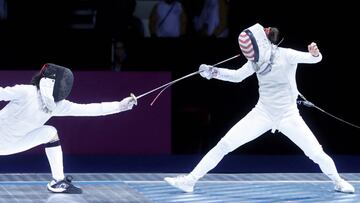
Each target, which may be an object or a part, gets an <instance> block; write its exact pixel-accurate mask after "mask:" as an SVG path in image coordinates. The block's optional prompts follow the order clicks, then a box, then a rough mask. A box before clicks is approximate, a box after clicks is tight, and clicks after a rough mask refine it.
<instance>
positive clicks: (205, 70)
mask: <svg viewBox="0 0 360 203" xmlns="http://www.w3.org/2000/svg"><path fill="white" fill-rule="evenodd" d="M199 72H200V75H201V76H202V77H204V78H206V79H208V80H210V79H211V78H213V77H214V76H215V75H216V73H217V71H216V68H215V67H214V66H210V65H206V64H201V65H200V67H199Z"/></svg>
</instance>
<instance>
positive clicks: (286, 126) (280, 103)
mask: <svg viewBox="0 0 360 203" xmlns="http://www.w3.org/2000/svg"><path fill="white" fill-rule="evenodd" d="M278 39H279V30H278V29H277V28H275V27H269V28H264V27H263V26H261V25H260V24H255V25H253V26H251V27H249V28H247V29H245V30H244V31H242V32H241V33H240V35H239V38H238V41H239V45H240V49H241V51H242V53H243V55H244V56H245V57H246V58H247V60H248V61H247V62H246V63H245V64H244V65H243V66H242V67H241V68H239V69H237V70H232V69H225V68H217V67H213V66H209V65H205V64H202V65H200V67H199V71H200V74H201V76H202V77H204V78H206V79H212V78H215V79H218V80H223V81H229V82H241V81H243V80H244V79H245V78H247V77H249V76H251V75H252V74H254V73H256V76H257V79H258V84H259V100H258V102H257V104H256V105H255V107H254V108H253V109H252V110H251V111H250V112H249V113H248V114H247V115H246V116H245V117H244V118H242V119H241V120H240V121H239V122H238V123H236V124H235V125H234V126H233V127H232V128H231V129H230V130H229V131H228V132H227V133H226V134H225V136H224V137H223V138H222V139H221V140H220V141H219V142H218V143H217V145H216V146H215V147H214V148H212V149H211V150H210V151H209V152H208V153H207V154H206V155H205V156H204V157H203V158H202V160H201V161H200V162H199V163H198V165H197V166H196V167H195V168H194V169H193V170H192V171H191V172H190V173H189V174H187V175H181V176H177V177H166V178H165V181H166V182H167V183H169V184H170V185H172V186H174V187H176V188H178V189H180V190H182V191H184V192H193V190H194V185H195V183H196V182H197V181H198V180H199V179H200V178H202V177H203V176H204V175H205V174H207V173H208V172H209V171H210V170H211V169H213V168H214V167H215V166H216V165H217V164H218V163H219V162H220V161H221V159H222V158H223V157H224V156H225V155H226V154H228V153H229V152H232V151H233V150H235V149H236V148H238V147H240V146H242V145H243V144H245V143H247V142H250V141H252V140H254V139H256V138H257V137H259V136H261V135H262V134H263V133H265V132H266V131H268V130H271V132H272V133H274V132H275V131H276V130H278V131H280V132H281V133H283V134H284V135H285V136H287V137H288V138H289V139H290V140H291V141H292V142H294V143H295V144H296V145H297V146H298V147H300V149H301V150H302V151H303V152H304V153H305V155H306V156H308V157H309V158H310V159H311V160H313V161H314V162H315V163H317V164H318V165H319V166H320V169H321V171H322V172H323V173H324V174H325V175H326V176H328V177H329V178H330V179H331V180H332V181H333V183H334V185H335V190H336V191H339V192H344V193H354V192H355V189H354V187H353V186H352V185H351V184H350V183H348V182H347V181H345V180H344V179H342V178H341V177H340V176H339V174H338V172H337V169H336V166H335V164H334V161H333V160H332V159H331V158H330V157H329V156H328V155H327V154H326V153H325V152H324V151H323V149H322V147H321V145H320V144H319V142H318V140H317V139H316V137H315V136H314V134H313V133H312V132H311V130H310V129H309V127H308V126H307V125H306V124H305V122H304V121H303V119H302V117H301V116H300V114H299V111H298V108H297V103H296V100H297V97H298V95H299V92H298V89H297V85H296V80H295V78H296V77H295V73H296V69H297V64H299V63H318V62H320V61H321V59H322V55H321V53H320V51H319V49H318V47H317V45H316V43H314V42H313V43H311V44H310V45H309V46H308V52H301V51H297V50H294V49H290V48H281V47H278V46H277V44H276V43H278V41H279V40H278Z"/></svg>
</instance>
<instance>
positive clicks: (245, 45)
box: [238, 23, 272, 72]
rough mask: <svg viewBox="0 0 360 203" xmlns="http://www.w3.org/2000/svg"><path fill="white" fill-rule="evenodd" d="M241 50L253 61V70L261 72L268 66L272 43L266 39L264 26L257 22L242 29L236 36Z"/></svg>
mask: <svg viewBox="0 0 360 203" xmlns="http://www.w3.org/2000/svg"><path fill="white" fill-rule="evenodd" d="M238 41H239V46H240V49H241V52H242V53H243V54H244V56H245V57H246V58H247V59H248V60H249V61H252V62H254V63H255V64H254V67H255V71H256V72H258V71H260V72H262V71H263V70H262V69H265V68H266V67H268V65H269V63H270V58H271V54H272V53H271V51H272V44H271V42H270V40H269V39H268V37H267V35H266V33H265V31H264V27H263V26H262V25H260V24H258V23H256V24H255V25H253V26H251V27H249V28H247V29H245V30H243V31H242V32H241V33H240V35H239V38H238Z"/></svg>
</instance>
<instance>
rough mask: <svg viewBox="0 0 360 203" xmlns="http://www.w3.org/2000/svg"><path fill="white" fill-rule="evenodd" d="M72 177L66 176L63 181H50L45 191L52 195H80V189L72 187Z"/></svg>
mask: <svg viewBox="0 0 360 203" xmlns="http://www.w3.org/2000/svg"><path fill="white" fill-rule="evenodd" d="M72 179H73V178H72V176H66V177H65V179H63V180H59V181H56V180H52V181H51V182H50V183H48V184H47V189H48V190H49V191H51V192H53V193H67V194H81V193H82V189H81V188H78V187H76V186H74V185H73V184H72V183H71V181H72Z"/></svg>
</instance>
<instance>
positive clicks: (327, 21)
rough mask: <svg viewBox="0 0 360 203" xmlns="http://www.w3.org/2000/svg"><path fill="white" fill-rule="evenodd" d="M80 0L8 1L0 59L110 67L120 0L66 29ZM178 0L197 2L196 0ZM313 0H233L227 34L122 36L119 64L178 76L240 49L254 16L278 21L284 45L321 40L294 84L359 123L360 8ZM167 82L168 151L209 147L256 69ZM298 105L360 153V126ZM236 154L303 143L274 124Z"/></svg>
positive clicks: (293, 150) (238, 111)
mask: <svg viewBox="0 0 360 203" xmlns="http://www.w3.org/2000/svg"><path fill="white" fill-rule="evenodd" d="M82 2H83V1H80V0H73V1H60V0H53V1H45V0H33V1H21V0H11V1H9V2H8V4H9V18H8V21H7V22H5V23H2V27H1V32H0V68H1V69H2V70H24V69H25V70H38V69H39V68H40V67H41V65H42V64H43V63H45V62H53V63H58V64H62V65H64V66H68V67H70V68H71V69H73V70H76V71H82V70H84V71H85V70H86V71H88V70H91V71H111V69H110V66H111V41H112V37H113V36H112V27H113V26H116V25H117V23H118V21H116V20H115V19H114V15H113V14H114V13H117V11H116V10H115V8H116V7H114V5H115V4H116V3H119V2H121V1H115V0H106V1H100V0H97V1H96V0H93V1H88V2H91V6H92V7H94V8H98V9H99V10H98V11H99V19H98V25H97V26H96V28H95V29H92V30H74V29H71V28H70V26H69V24H71V22H72V21H73V20H74V19H73V16H72V14H71V11H72V10H73V9H74V8H75V7H76V6H78V5H79V4H81V3H82ZM183 2H184V5H185V6H187V8H188V9H190V10H191V9H192V11H193V12H195V11H196V8H194V7H192V6H194V5H195V3H194V1H190V0H184V1H183ZM314 2H315V1H264V2H253V1H237V0H230V1H229V6H230V11H229V28H230V35H229V37H228V38H225V39H215V38H200V37H196V36H193V35H191V33H190V34H188V35H186V36H184V37H181V38H176V39H165V38H164V39H154V38H136V39H133V38H129V39H127V40H126V41H125V43H126V47H127V49H128V56H129V60H128V62H127V66H126V67H124V69H123V71H130V72H131V71H149V72H152V71H168V72H170V73H171V74H172V79H177V78H179V77H182V76H184V75H186V74H189V73H191V72H194V71H196V70H197V69H198V66H199V65H200V64H201V63H206V64H215V63H217V62H219V61H222V60H224V59H226V58H229V57H231V56H234V55H236V54H238V53H240V50H239V47H238V44H237V35H238V33H239V32H240V31H241V30H243V29H244V28H247V27H249V26H251V25H253V24H254V23H257V22H259V23H261V24H262V25H264V26H276V27H278V28H279V29H280V31H281V32H282V36H283V37H284V41H283V42H282V44H281V46H282V47H290V48H294V49H298V50H302V51H306V50H307V45H308V44H310V43H311V42H312V41H314V42H316V43H317V44H318V46H319V48H320V50H321V52H322V54H323V60H322V61H321V62H320V63H318V64H315V65H305V64H300V65H299V69H298V72H297V82H298V89H299V91H300V92H301V93H302V94H303V95H305V96H306V97H307V99H308V100H310V101H312V102H313V103H314V104H316V105H318V106H319V107H321V108H322V109H324V110H325V111H328V112H330V113H332V114H334V115H336V116H338V117H340V118H343V119H345V120H347V121H349V122H352V123H354V124H357V125H359V124H360V119H359V112H360V110H359V72H360V71H359V68H360V67H359V65H358V58H357V57H358V47H359V45H360V43H359V40H358V39H359V37H358V31H357V29H358V28H357V26H358V20H357V19H359V16H358V15H359V14H358V9H357V7H356V6H354V5H355V2H353V3H351V2H350V1H349V2H346V1H341V2H334V3H332V2H326V3H314ZM325 4H326V5H325ZM120 9H121V6H120ZM245 62H246V61H245V58H244V57H242V56H241V57H239V58H237V59H234V60H232V61H230V62H228V63H226V64H223V65H221V67H227V68H234V69H235V68H238V67H240V66H241V64H243V63H245ZM128 85H129V86H130V87H131V85H132V84H131V83H129V84H128ZM171 88H172V89H171V90H172V91H171V92H172V110H171V111H172V126H171V128H172V154H174V155H179V154H180V155H181V154H203V153H205V152H207V151H208V150H209V149H210V148H212V147H213V146H214V145H215V144H216V143H217V142H218V141H219V139H220V138H221V137H222V136H223V135H224V134H225V133H226V132H227V131H228V130H229V129H230V128H231V127H232V126H233V125H234V124H235V123H236V122H237V121H238V120H240V119H241V118H242V117H243V116H245V115H246V113H247V112H249V111H250V110H251V108H252V107H253V106H254V105H255V104H256V102H257V97H258V93H257V80H256V77H255V76H251V77H249V78H247V79H246V80H244V81H243V82H242V83H238V84H236V83H228V82H223V81H218V80H210V81H207V80H206V79H204V78H201V77H200V76H194V77H191V78H188V79H186V80H184V81H181V82H179V83H176V84H175V85H173V86H172V87H171ZM153 96H155V95H153ZM159 99H161V97H160V98H159ZM149 108H151V107H149ZM299 108H300V113H301V115H302V116H303V118H304V120H305V122H306V123H307V124H308V125H309V127H310V128H311V130H312V131H313V132H314V134H315V135H316V136H317V138H318V140H319V142H320V143H321V144H322V145H323V148H324V150H325V151H326V152H328V153H329V154H334V155H335V154H336V155H359V154H360V147H359V143H360V130H359V129H356V128H354V127H351V126H349V125H347V124H344V123H342V122H340V121H337V120H335V119H333V118H331V117H329V116H327V115H325V114H324V113H322V112H320V111H318V110H316V109H314V108H307V107H303V106H300V107H299ZM233 154H248V155H256V154H270V155H271V154H274V155H292V154H302V152H301V151H300V150H299V149H298V148H297V147H296V146H295V145H294V144H293V143H291V142H290V141H289V140H288V139H287V138H286V137H285V136H283V135H281V134H280V133H275V134H271V133H266V134H265V135H264V136H262V137H260V138H258V139H257V140H256V141H254V142H251V143H248V144H246V145H244V146H243V147H241V148H239V149H237V150H236V151H235V152H234V153H233Z"/></svg>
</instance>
